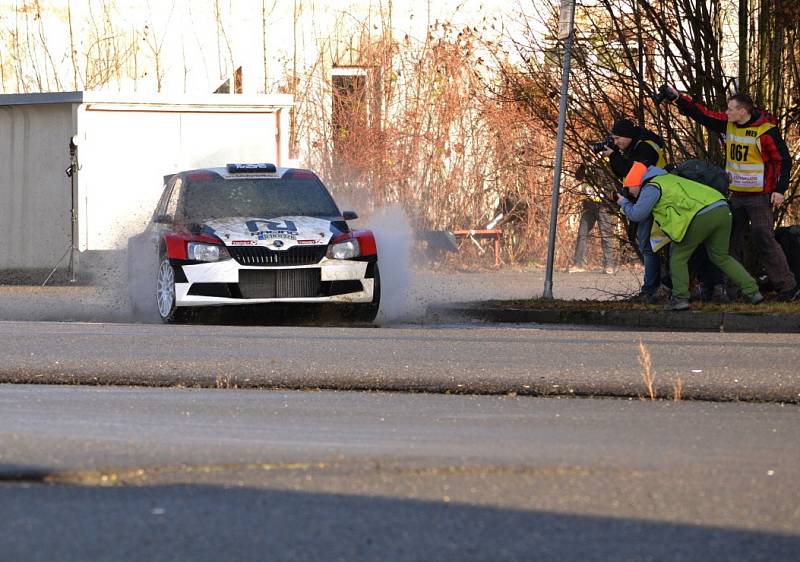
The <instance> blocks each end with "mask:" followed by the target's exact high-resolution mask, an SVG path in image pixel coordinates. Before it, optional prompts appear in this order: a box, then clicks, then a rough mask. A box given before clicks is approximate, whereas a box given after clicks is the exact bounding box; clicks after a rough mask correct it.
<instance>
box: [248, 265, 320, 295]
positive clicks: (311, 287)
mask: <svg viewBox="0 0 800 562" xmlns="http://www.w3.org/2000/svg"><path fill="white" fill-rule="evenodd" d="M239 291H241V293H242V298H245V299H289V298H303V297H316V296H318V295H319V293H320V269H319V268H316V267H315V268H309V269H274V270H267V271H264V270H261V271H259V270H257V269H245V270H241V271H239Z"/></svg>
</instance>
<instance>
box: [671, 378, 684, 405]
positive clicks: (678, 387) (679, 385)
mask: <svg viewBox="0 0 800 562" xmlns="http://www.w3.org/2000/svg"><path fill="white" fill-rule="evenodd" d="M682 390H683V379H682V378H680V377H678V380H677V381H675V386H673V387H672V399H673V400H674V401H675V402H680V400H681V391H682Z"/></svg>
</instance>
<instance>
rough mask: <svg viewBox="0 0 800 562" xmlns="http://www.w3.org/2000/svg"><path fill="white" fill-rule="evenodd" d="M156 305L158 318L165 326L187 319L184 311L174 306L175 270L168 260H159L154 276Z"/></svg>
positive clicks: (164, 258) (165, 258)
mask: <svg viewBox="0 0 800 562" xmlns="http://www.w3.org/2000/svg"><path fill="white" fill-rule="evenodd" d="M156 304H157V306H158V316H159V318H161V321H162V322H163V323H165V324H172V323H175V322H184V321H185V320H186V319H187V318H188V314H187V313H186V311H185V310H183V309H180V308H178V307H177V306H176V304H175V270H174V269H173V267H172V265H171V264H170V263H169V258H167V257H163V258H161V264H160V265H159V266H158V273H157V274H156Z"/></svg>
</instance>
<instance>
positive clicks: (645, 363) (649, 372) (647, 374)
mask: <svg viewBox="0 0 800 562" xmlns="http://www.w3.org/2000/svg"><path fill="white" fill-rule="evenodd" d="M639 365H641V366H642V378H643V379H644V385H645V387H646V388H647V394H649V395H650V400H655V399H656V389H655V380H656V373H655V371H654V370H653V360H652V357H651V356H650V351H649V350H648V349H647V346H646V345H644V343H642V340H639Z"/></svg>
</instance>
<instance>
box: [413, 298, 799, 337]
mask: <svg viewBox="0 0 800 562" xmlns="http://www.w3.org/2000/svg"><path fill="white" fill-rule="evenodd" d="M428 318H429V319H430V320H432V321H434V322H463V321H481V322H497V323H507V322H510V323H536V324H572V325H585V326H599V327H604V328H609V327H618V328H635V329H643V330H670V331H693V332H756V333H800V312H798V313H797V314H785V313H759V312H757V311H754V312H705V311H693V310H689V311H683V312H665V311H662V310H638V309H632V310H602V309H598V310H591V309H585V310H575V309H564V310H561V309H552V308H544V307H543V308H538V309H537V308H527V307H526V308H521V307H506V306H498V305H497V304H492V303H486V302H475V303H457V304H448V305H440V306H432V307H429V308H428Z"/></svg>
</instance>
